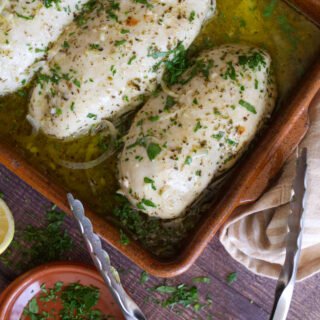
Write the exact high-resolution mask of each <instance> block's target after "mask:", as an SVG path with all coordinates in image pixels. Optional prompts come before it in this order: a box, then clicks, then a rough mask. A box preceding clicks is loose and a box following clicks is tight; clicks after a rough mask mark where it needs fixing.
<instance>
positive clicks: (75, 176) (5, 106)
mask: <svg viewBox="0 0 320 320" xmlns="http://www.w3.org/2000/svg"><path fill="white" fill-rule="evenodd" d="M228 43H240V44H249V45H252V46H255V47H261V48H262V49H265V50H266V51H267V52H269V54H270V55H271V58H272V61H273V70H274V72H275V75H276V82H277V86H278V93H279V101H280V104H279V105H278V109H277V112H281V108H285V105H284V104H283V105H281V100H283V99H284V98H286V97H287V96H288V95H289V94H290V91H291V90H292V88H293V87H294V86H295V85H296V84H297V82H298V80H299V79H300V78H301V77H302V75H303V74H304V73H305V71H306V70H307V68H308V67H309V66H310V65H311V63H312V62H313V61H314V59H315V58H316V57H317V56H318V54H319V49H320V30H319V29H318V28H317V27H316V26H314V25H313V24H312V23H310V22H309V21H308V20H307V19H306V18H305V17H303V16H301V15H300V14H298V13H297V12H295V11H294V10H293V9H292V8H290V7H289V6H287V5H286V4H285V3H284V2H282V1H276V2H275V1H271V0H242V1H235V0H223V1H218V2H217V9H216V14H215V16H214V17H213V18H212V19H211V20H210V21H209V22H208V23H207V24H206V26H205V28H204V29H203V30H202V32H201V33H200V34H199V36H198V37H197V39H196V40H195V42H194V43H193V45H192V47H191V49H190V52H191V54H193V55H195V56H196V55H198V54H199V53H200V52H201V51H202V50H204V49H208V48H212V46H218V45H224V44H228ZM29 99H30V89H29V88H28V87H26V88H23V89H20V90H19V91H18V92H17V93H15V94H12V95H8V96H5V97H1V98H0V135H1V141H2V140H3V141H5V142H9V143H10V144H11V145H15V147H16V149H17V150H19V152H21V153H23V154H24V156H25V157H26V158H27V159H28V161H29V162H30V163H31V164H33V165H34V166H36V167H37V168H39V169H41V171H42V172H43V173H45V174H47V175H48V176H50V177H52V179H53V180H54V181H57V182H58V183H60V184H61V185H63V186H65V187H66V188H67V189H68V190H70V191H73V192H75V193H76V194H77V196H78V197H80V198H81V199H82V200H83V201H86V202H88V203H89V204H90V205H91V207H92V208H93V209H94V210H95V211H97V212H98V213H100V214H101V215H103V216H104V217H105V218H106V219H110V220H112V221H113V222H114V223H116V224H117V225H118V226H119V228H121V230H122V231H123V233H124V234H129V233H130V234H131V236H132V237H134V238H136V239H138V240H140V241H141V243H142V244H143V245H144V246H145V247H146V248H147V249H148V250H150V251H151V252H152V253H153V254H155V255H158V256H161V257H171V256H173V255H174V254H175V252H176V251H177V250H178V249H179V247H180V246H182V245H183V244H182V242H183V241H182V240H183V239H185V237H186V236H187V235H188V233H189V232H190V230H192V229H193V228H194V226H195V225H196V223H197V221H198V220H199V218H200V216H201V213H200V212H198V211H194V212H192V213H190V214H189V215H187V216H186V217H185V218H184V219H180V220H179V222H176V221H174V222H170V221H169V222H161V221H159V220H157V219H156V218H148V217H146V215H144V214H140V213H137V212H136V211H134V210H133V209H132V208H131V207H130V206H129V204H128V203H127V202H126V200H125V199H123V198H122V197H121V196H115V193H116V192H117V190H118V189H119V185H118V182H117V161H118V156H119V155H118V153H119V151H118V152H115V153H114V154H112V156H110V157H109V158H108V159H107V160H106V161H105V162H103V163H101V164H100V165H98V166H96V167H93V168H90V169H87V170H73V169H68V168H66V167H63V166H62V165H61V164H59V163H60V162H61V160H65V161H69V162H82V163H83V162H88V161H91V160H94V159H97V158H98V157H99V156H101V154H103V153H104V152H108V150H110V137H109V136H106V135H105V134H104V133H103V132H101V133H97V134H93V135H86V136H83V137H81V138H79V139H76V140H74V141H63V142H62V141H59V140H57V139H54V138H50V137H46V136H45V135H43V134H41V133H39V134H38V135H32V134H31V131H32V130H31V126H30V124H29V123H28V121H27V120H26V115H27V112H28V110H27V108H28V102H29ZM132 118H133V114H130V115H129V116H128V117H126V118H125V119H123V121H121V124H120V125H119V131H120V133H121V134H124V133H126V132H127V130H128V129H129V127H130V124H131V122H132ZM117 144H120V142H119V141H118V140H116V141H114V142H113V145H117ZM118 150H121V147H119V148H118Z"/></svg>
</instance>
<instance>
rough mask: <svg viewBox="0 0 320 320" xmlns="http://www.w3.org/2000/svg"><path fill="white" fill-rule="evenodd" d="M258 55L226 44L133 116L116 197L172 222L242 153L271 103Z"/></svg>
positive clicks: (270, 84) (264, 62)
mask: <svg viewBox="0 0 320 320" xmlns="http://www.w3.org/2000/svg"><path fill="white" fill-rule="evenodd" d="M270 65H271V59H270V56H269V55H268V54H267V53H266V52H265V51H263V50H261V49H257V48H252V47H248V46H239V45H226V46H222V47H219V48H216V49H214V50H211V51H207V52H205V53H203V54H202V55H201V56H200V57H199V58H198V59H197V61H196V62H195V64H194V66H193V67H192V68H191V69H190V70H189V71H187V73H186V74H185V75H184V76H183V80H180V82H181V83H183V82H184V84H183V85H181V84H177V85H175V86H174V87H173V88H172V95H173V96H172V95H168V93H165V92H162V93H161V94H160V95H159V96H157V97H154V98H151V99H150V100H149V101H148V102H147V104H146V105H145V106H144V107H143V108H142V109H141V110H140V111H139V113H138V115H137V116H136V118H135V120H134V122H133V124H132V127H131V129H130V131H129V134H128V135H127V137H126V140H125V146H124V149H123V152H122V154H121V156H120V161H119V175H120V179H119V181H120V185H121V192H122V193H123V194H124V195H125V196H126V197H128V199H129V200H130V201H131V203H132V204H133V205H134V206H135V207H136V208H138V209H140V210H142V211H143V212H145V213H146V214H148V215H150V216H155V217H159V218H162V219H171V218H176V217H179V216H181V215H182V214H183V213H184V212H185V210H186V208H187V207H188V206H189V205H190V204H191V203H192V202H193V201H194V200H195V199H196V198H197V197H198V196H199V195H200V194H201V192H202V191H203V190H204V189H205V188H206V187H207V186H208V184H209V183H210V182H211V181H213V179H215V178H216V177H218V176H219V175H221V174H222V173H223V172H225V171H226V170H228V169H229V168H230V167H231V166H232V165H233V164H234V163H235V162H236V161H237V160H238V159H239V157H241V155H242V154H243V152H244V151H245V150H246V149H247V147H248V145H249V143H250V142H251V141H252V139H253V138H254V136H255V134H256V132H257V130H258V129H259V128H260V127H261V125H262V124H263V123H264V122H265V120H266V119H267V118H268V117H269V115H270V114H271V112H272V110H273V108H274V105H275V98H276V88H275V83H274V79H273V77H272V76H271V73H270Z"/></svg>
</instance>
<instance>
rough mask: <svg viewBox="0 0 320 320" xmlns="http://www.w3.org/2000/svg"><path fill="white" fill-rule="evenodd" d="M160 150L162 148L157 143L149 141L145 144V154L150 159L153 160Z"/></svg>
mask: <svg viewBox="0 0 320 320" xmlns="http://www.w3.org/2000/svg"><path fill="white" fill-rule="evenodd" d="M161 150H162V148H161V147H160V146H159V144H157V143H153V142H151V143H150V144H149V145H148V146H147V154H148V157H149V159H150V160H151V161H152V160H154V159H155V158H156V157H157V156H158V154H159V153H160V152H161Z"/></svg>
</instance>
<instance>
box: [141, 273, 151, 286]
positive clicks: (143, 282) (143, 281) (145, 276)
mask: <svg viewBox="0 0 320 320" xmlns="http://www.w3.org/2000/svg"><path fill="white" fill-rule="evenodd" d="M148 280H149V275H148V274H147V273H146V272H145V271H142V272H141V275H140V283H141V284H145V283H146V282H147V281H148Z"/></svg>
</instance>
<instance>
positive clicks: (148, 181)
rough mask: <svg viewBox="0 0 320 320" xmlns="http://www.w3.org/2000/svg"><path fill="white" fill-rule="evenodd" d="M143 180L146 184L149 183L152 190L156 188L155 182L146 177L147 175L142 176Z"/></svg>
mask: <svg viewBox="0 0 320 320" xmlns="http://www.w3.org/2000/svg"><path fill="white" fill-rule="evenodd" d="M143 181H144V183H146V184H150V185H151V188H152V189H153V190H157V188H156V186H155V184H154V180H152V179H150V178H148V177H144V179H143Z"/></svg>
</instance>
